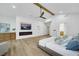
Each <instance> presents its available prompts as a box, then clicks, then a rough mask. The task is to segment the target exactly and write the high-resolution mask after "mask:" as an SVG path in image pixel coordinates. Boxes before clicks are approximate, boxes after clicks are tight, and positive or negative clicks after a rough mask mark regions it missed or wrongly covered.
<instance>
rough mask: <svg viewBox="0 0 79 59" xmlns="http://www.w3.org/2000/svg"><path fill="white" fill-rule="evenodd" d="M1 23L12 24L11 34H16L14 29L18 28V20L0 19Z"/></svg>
mask: <svg viewBox="0 0 79 59" xmlns="http://www.w3.org/2000/svg"><path fill="white" fill-rule="evenodd" d="M0 23H8V24H10V32H15V31H13V30H12V29H13V28H16V18H11V17H0Z"/></svg>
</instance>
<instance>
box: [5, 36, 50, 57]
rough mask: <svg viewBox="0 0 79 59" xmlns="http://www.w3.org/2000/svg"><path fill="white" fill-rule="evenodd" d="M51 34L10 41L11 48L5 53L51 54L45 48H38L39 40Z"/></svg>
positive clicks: (8, 54) (15, 54)
mask: <svg viewBox="0 0 79 59" xmlns="http://www.w3.org/2000/svg"><path fill="white" fill-rule="evenodd" d="M48 37H49V36H48V35H46V36H41V37H36V38H29V39H20V40H15V41H10V46H11V49H10V50H9V51H8V52H7V53H6V54H5V56H49V55H48V54H47V53H45V52H44V51H43V50H41V49H40V48H38V46H37V44H38V41H39V40H41V39H44V38H48Z"/></svg>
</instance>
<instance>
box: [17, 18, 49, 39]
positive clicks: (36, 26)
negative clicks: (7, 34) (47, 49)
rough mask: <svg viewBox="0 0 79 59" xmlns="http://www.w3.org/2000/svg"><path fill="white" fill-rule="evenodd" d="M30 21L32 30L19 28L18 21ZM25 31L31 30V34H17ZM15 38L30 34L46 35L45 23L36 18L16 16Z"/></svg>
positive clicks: (26, 36)
mask: <svg viewBox="0 0 79 59" xmlns="http://www.w3.org/2000/svg"><path fill="white" fill-rule="evenodd" d="M21 22H24V23H30V24H32V30H21V29H20V23H21ZM24 31H25V32H27V31H32V33H33V34H32V35H24V36H19V32H24ZM16 34H17V35H16V39H21V38H28V37H32V36H40V35H46V34H48V33H47V27H46V25H45V24H44V23H43V22H41V21H37V20H36V19H33V18H29V17H26V18H25V17H16Z"/></svg>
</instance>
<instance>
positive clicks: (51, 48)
mask: <svg viewBox="0 0 79 59" xmlns="http://www.w3.org/2000/svg"><path fill="white" fill-rule="evenodd" d="M55 38H56V37H50V38H46V39H42V40H40V41H39V44H38V46H39V48H41V49H42V50H44V51H45V52H47V53H49V54H50V55H53V56H79V51H72V50H67V49H66V47H65V44H66V43H65V44H62V45H60V44H57V43H56V42H55ZM69 38H71V37H68V38H67V39H69Z"/></svg>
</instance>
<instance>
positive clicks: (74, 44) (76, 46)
mask: <svg viewBox="0 0 79 59" xmlns="http://www.w3.org/2000/svg"><path fill="white" fill-rule="evenodd" d="M66 49H68V50H74V51H77V50H79V41H77V40H75V39H74V40H73V39H72V40H70V42H69V43H68V44H67V45H66Z"/></svg>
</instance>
